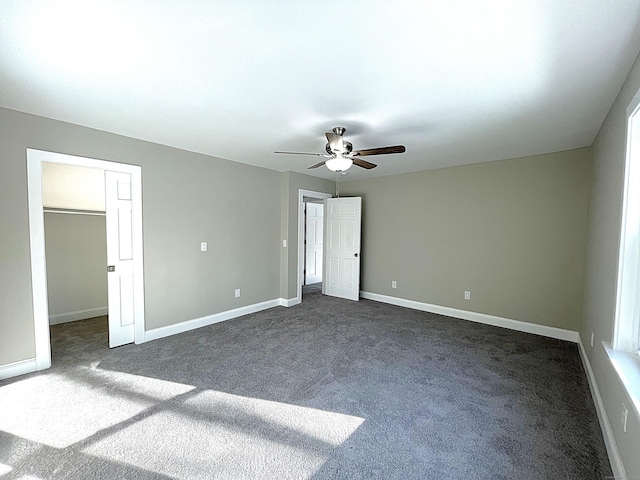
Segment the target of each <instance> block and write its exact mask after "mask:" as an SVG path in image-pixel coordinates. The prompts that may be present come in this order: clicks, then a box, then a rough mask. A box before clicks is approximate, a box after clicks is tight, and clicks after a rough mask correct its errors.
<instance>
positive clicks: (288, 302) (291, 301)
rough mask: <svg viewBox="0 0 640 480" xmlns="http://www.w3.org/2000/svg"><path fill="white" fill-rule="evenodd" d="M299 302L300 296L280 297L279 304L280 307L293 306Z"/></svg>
mask: <svg viewBox="0 0 640 480" xmlns="http://www.w3.org/2000/svg"><path fill="white" fill-rule="evenodd" d="M299 303H301V302H300V298H298V297H294V298H281V299H280V303H279V305H280V306H281V307H293V306H294V305H298V304H299Z"/></svg>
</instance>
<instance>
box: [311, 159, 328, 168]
mask: <svg viewBox="0 0 640 480" xmlns="http://www.w3.org/2000/svg"><path fill="white" fill-rule="evenodd" d="M325 162H326V160H323V161H322V162H318V163H316V164H315V165H311V166H310V167H307V170H311V169H312V168H318V167H321V166H323V165H324V164H325Z"/></svg>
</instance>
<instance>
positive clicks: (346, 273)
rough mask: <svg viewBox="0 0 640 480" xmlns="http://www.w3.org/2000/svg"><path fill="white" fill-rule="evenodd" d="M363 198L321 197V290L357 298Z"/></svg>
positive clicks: (336, 295)
mask: <svg viewBox="0 0 640 480" xmlns="http://www.w3.org/2000/svg"><path fill="white" fill-rule="evenodd" d="M361 212H362V198H360V197H345V198H328V199H326V200H325V201H324V219H325V222H324V233H325V235H324V246H325V250H324V257H325V262H324V282H323V284H322V290H323V293H325V294H326V295H331V296H334V297H340V298H347V299H349V300H356V301H357V300H358V299H359V298H360V217H361Z"/></svg>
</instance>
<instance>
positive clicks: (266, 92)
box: [0, 0, 640, 180]
mask: <svg viewBox="0 0 640 480" xmlns="http://www.w3.org/2000/svg"><path fill="white" fill-rule="evenodd" d="M639 51H640V0H579V1H568V0H519V1H513V0H484V1H477V0H447V1H444V0H441V1H428V0H395V1H393V2H392V1H388V0H387V1H382V0H369V1H364V0H342V1H335V0H328V1H310V0H307V1H300V0H298V1H294V0H281V1H277V2H265V1H262V0H233V1H232V0H228V1H206V0H191V1H185V0H182V1H178V0H175V1H171V0H165V1H158V0H93V1H89V0H49V1H29V0H3V1H2V2H0V106H4V107H7V108H10V109H14V110H20V111H24V112H29V113H34V114H38V115H42V116H45V117H50V118H55V119H60V120H64V121H67V122H71V123H76V124H80V125H86V126H89V127H93V128H97V129H101V130H106V131H109V132H114V133H119V134H122V135H127V136H130V137H135V138H140V139H144V140H148V141H152V142H157V143H161V144H165V145H170V146H174V147H179V148H183V149H186V150H191V151H195V152H201V153H205V154H209V155H214V156H217V157H222V158H227V159H230V160H234V161H238V162H243V163H248V164H252V165H259V166H262V167H266V168H271V169H275V170H281V171H284V170H292V171H297V172H302V173H309V174H311V175H316V176H322V177H325V178H335V175H336V174H334V173H333V172H329V171H328V170H327V169H326V168H324V167H323V168H319V169H315V170H306V167H307V166H309V165H311V164H313V163H316V162H317V161H319V159H318V158H317V157H304V156H288V155H286V156H285V155H275V154H273V151H274V150H295V151H306V152H318V153H321V152H323V151H324V144H325V143H326V139H325V137H324V132H326V131H330V130H331V128H332V127H334V126H344V127H346V128H347V131H346V133H345V139H347V140H348V141H351V142H352V143H353V145H354V149H365V148H373V147H381V146H387V145H396V144H404V145H405V146H406V148H407V153H405V154H401V155H388V156H377V157H367V160H371V161H373V162H375V163H377V164H378V165H379V166H378V168H376V169H374V170H364V169H360V168H358V167H353V168H351V170H350V171H349V175H348V176H347V177H344V178H345V179H348V180H353V179H357V178H365V177H373V176H379V175H389V174H395V173H402V172H411V171H419V170H426V169H431V168H440V167H445V166H449V165H462V164H469V163H476V162H483V161H488V160H498V159H504V158H513V157H521V156H526V155H532V154H539V153H547V152H553V151H560V150H566V149H571V148H576V147H582V146H587V145H590V144H591V143H592V141H593V139H594V136H595V134H596V133H597V131H598V129H599V127H600V125H601V124H602V122H603V120H604V117H605V115H606V113H607V111H608V109H609V107H610V106H611V103H612V102H613V100H614V98H615V97H616V95H617V93H618V91H619V89H620V87H621V85H622V82H623V81H624V79H625V77H626V75H627V73H628V71H629V68H630V67H631V65H632V63H633V61H634V60H635V58H636V56H637V55H638V52H639Z"/></svg>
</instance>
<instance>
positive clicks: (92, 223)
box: [42, 162, 109, 365]
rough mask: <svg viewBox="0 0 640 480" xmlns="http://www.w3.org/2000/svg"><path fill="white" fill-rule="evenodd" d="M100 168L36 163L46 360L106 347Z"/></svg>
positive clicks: (103, 219)
mask: <svg viewBox="0 0 640 480" xmlns="http://www.w3.org/2000/svg"><path fill="white" fill-rule="evenodd" d="M104 175H105V174H104V170H103V169H99V168H89V167H81V166H76V165H67V164H60V163H50V162H43V163H42V203H43V207H44V208H43V212H44V234H45V257H46V258H45V261H46V271H47V297H48V299H47V300H48V303H47V305H48V309H49V325H50V338H51V357H52V363H53V364H54V365H55V364H59V363H61V362H63V361H64V359H65V358H67V357H69V356H71V357H73V355H75V354H77V352H78V351H79V349H80V348H83V347H86V346H87V344H91V346H92V348H93V349H96V348H102V349H105V348H108V346H109V337H108V327H109V324H108V322H109V319H108V306H107V302H108V297H107V291H108V290H107V272H106V268H105V266H106V264H107V234H106V212H105V181H104Z"/></svg>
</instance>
